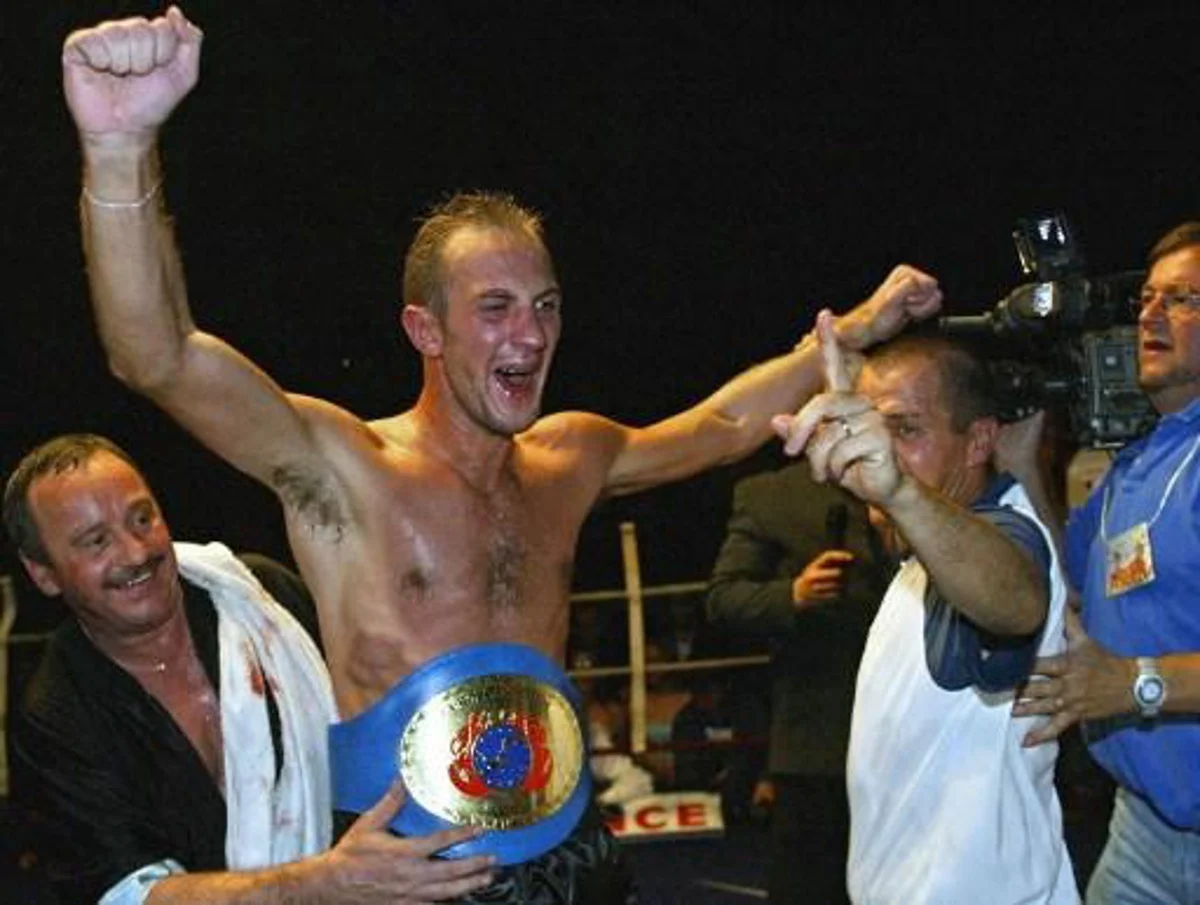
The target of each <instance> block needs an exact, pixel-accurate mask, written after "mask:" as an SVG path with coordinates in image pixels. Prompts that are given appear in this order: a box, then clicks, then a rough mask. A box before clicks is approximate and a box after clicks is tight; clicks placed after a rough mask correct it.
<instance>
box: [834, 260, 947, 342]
mask: <svg viewBox="0 0 1200 905" xmlns="http://www.w3.org/2000/svg"><path fill="white" fill-rule="evenodd" d="M941 306H942V290H941V289H940V288H938V282H937V280H936V279H935V278H934V277H932V276H930V275H929V274H927V273H924V272H922V271H920V270H918V269H917V268H915V267H912V266H910V265H908V264H900V265H899V266H897V267H895V268H894V269H893V270H892V272H891V273H889V274H888V276H887V279H885V280H884V281H883V282H882V283H880V284H879V288H878V289H876V290H875V291H874V292H873V293H871V297H870V298H869V299H867V300H866V301H865V302H862V303H861V304H860V305H858V306H857V307H855V308H854V309H853V310H852V311H850V312H848V313H847V314H845V315H843V316H842V317H839V318H838V319H837V323H836V327H835V329H836V331H837V339H838V342H840V343H841V344H842V346H843V347H845V348H846V349H850V350H851V351H855V352H861V351H863V350H864V349H867V348H869V347H870V346H873V345H875V344H876V343H881V342H883V341H884V340H888V339H891V338H892V337H893V336H895V335H896V334H897V333H899V332H900V331H901V330H903V329H904V327H905V326H906V325H907V324H909V323H911V322H912V321H919V320H924V319H925V318H927V317H929V316H930V315H932V314H935V313H937V311H938V309H939V308H941Z"/></svg>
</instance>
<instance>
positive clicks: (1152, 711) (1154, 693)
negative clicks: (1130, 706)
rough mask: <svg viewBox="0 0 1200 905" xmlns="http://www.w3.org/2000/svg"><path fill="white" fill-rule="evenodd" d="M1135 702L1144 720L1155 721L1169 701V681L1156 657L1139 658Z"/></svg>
mask: <svg viewBox="0 0 1200 905" xmlns="http://www.w3.org/2000/svg"><path fill="white" fill-rule="evenodd" d="M1132 690H1133V702H1134V703H1135V704H1137V709H1138V713H1139V714H1141V716H1142V719H1146V720H1149V719H1153V718H1154V717H1156V716H1158V714H1159V712H1160V711H1161V710H1162V707H1163V704H1164V703H1166V700H1167V680H1166V679H1164V678H1163V676H1162V672H1160V671H1159V668H1158V660H1156V659H1155V658H1154V657H1138V658H1137V678H1136V679H1134V680H1133V689H1132Z"/></svg>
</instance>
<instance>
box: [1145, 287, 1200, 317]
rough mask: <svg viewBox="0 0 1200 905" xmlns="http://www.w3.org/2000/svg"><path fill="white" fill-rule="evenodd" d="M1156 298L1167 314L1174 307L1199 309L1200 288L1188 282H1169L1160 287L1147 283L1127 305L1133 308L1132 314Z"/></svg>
mask: <svg viewBox="0 0 1200 905" xmlns="http://www.w3.org/2000/svg"><path fill="white" fill-rule="evenodd" d="M1156 298H1157V299H1158V300H1159V301H1160V302H1161V303H1162V308H1163V311H1164V312H1166V313H1167V314H1170V313H1171V312H1172V311H1174V310H1176V309H1179V310H1181V311H1200V289H1197V288H1196V287H1195V286H1192V285H1189V284H1188V283H1169V284H1167V285H1166V286H1161V287H1158V286H1151V285H1149V284H1147V285H1145V286H1143V287H1142V291H1141V293H1140V294H1139V295H1138V296H1136V297H1135V298H1131V299H1130V300H1129V307H1130V308H1132V309H1133V313H1134V314H1141V313H1142V309H1143V308H1145V307H1146V306H1147V305H1149V304H1151V303H1152V302H1153V301H1154V300H1155V299H1156Z"/></svg>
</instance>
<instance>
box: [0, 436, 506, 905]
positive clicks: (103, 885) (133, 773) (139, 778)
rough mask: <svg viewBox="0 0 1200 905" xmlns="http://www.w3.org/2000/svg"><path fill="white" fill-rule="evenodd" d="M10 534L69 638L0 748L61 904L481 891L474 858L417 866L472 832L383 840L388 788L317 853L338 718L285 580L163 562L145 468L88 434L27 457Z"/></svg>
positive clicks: (181, 558) (186, 557)
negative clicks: (61, 611) (43, 838)
mask: <svg viewBox="0 0 1200 905" xmlns="http://www.w3.org/2000/svg"><path fill="white" fill-rule="evenodd" d="M4 521H5V526H6V528H7V529H8V531H9V534H10V535H11V537H12V539H13V541H14V543H15V544H16V546H17V548H18V552H19V554H20V557H21V560H22V563H23V564H24V566H25V568H26V570H27V571H28V572H29V575H30V577H31V578H32V579H33V581H34V583H35V584H36V585H37V586H38V587H39V588H40V589H41V590H42V591H43V592H44V593H47V594H50V595H62V597H63V598H64V600H65V602H66V603H67V605H68V607H69V608H70V609H71V611H72V614H73V615H74V617H75V618H74V619H71V620H69V621H68V622H67V624H65V625H64V626H62V627H61V628H60V629H59V630H58V631H57V632H56V633H55V635H54V637H53V638H52V640H51V642H50V644H49V646H48V648H47V651H46V656H45V659H44V661H43V663H42V664H41V666H40V667H39V669H38V672H37V673H36V675H35V677H34V678H33V680H32V681H31V683H30V685H29V687H28V689H27V692H26V694H25V696H24V700H23V702H22V705H21V706H20V707H19V708H18V710H17V713H16V714H14V719H13V725H12V726H11V729H10V732H11V736H12V749H13V774H14V783H13V791H14V796H15V797H17V798H19V799H21V800H23V801H25V802H26V803H27V804H28V805H29V806H31V807H33V808H35V809H37V810H38V811H40V812H41V814H42V816H43V817H44V818H45V819H46V823H47V825H48V826H49V827H50V828H51V830H52V832H51V836H52V838H51V839H49V840H47V848H48V856H49V862H50V866H49V871H50V875H51V879H52V881H53V882H54V883H55V885H56V887H58V888H59V890H60V893H62V894H63V898H64V900H65V901H86V902H96V901H98V900H103V901H104V902H105V903H106V905H109V903H141V902H153V903H164V902H172V901H184V900H186V901H189V902H193V901H202V902H210V903H234V902H251V901H253V902H261V901H263V900H264V897H269V896H272V895H277V896H281V897H283V898H286V900H287V901H289V902H295V903H303V902H317V901H320V902H354V903H357V902H374V901H379V902H385V901H386V902H390V903H394V902H400V903H408V902H425V901H430V900H433V899H445V898H451V897H455V896H460V895H464V894H466V893H468V892H470V891H471V890H474V889H476V888H479V887H481V886H483V885H486V883H487V882H488V881H489V879H490V871H489V864H488V859H487V858H483V857H476V858H464V859H462V860H458V861H444V860H438V859H430V858H429V856H430V855H431V854H433V853H434V852H436V851H438V850H440V849H442V848H444V847H446V846H448V845H452V844H454V843H456V842H461V841H463V840H465V839H468V838H471V836H472V834H473V831H472V830H470V829H455V830H449V831H445V832H441V833H436V834H433V835H431V836H428V837H420V838H408V839H400V838H396V837H395V836H392V835H390V834H389V833H387V832H386V829H385V827H386V825H387V823H388V821H389V820H390V819H391V818H392V817H393V816H394V815H395V813H396V811H397V809H398V808H399V806H400V804H401V802H402V800H403V792H402V791H401V790H400V789H399V788H396V789H393V790H392V791H390V792H389V793H388V794H387V795H386V796H385V797H384V799H383V800H381V801H380V803H379V804H378V805H377V806H376V807H375V808H374V809H372V810H371V811H369V812H368V813H366V814H364V815H363V816H362V817H361V818H360V819H359V820H358V821H357V822H356V823H355V824H354V826H352V827H351V829H350V830H349V832H347V834H346V835H345V836H344V837H343V838H342V839H341V840H340V841H339V842H338V844H337V846H336V847H334V848H333V849H330V850H326V849H328V845H329V836H330V825H329V823H330V820H329V817H330V814H329V811H330V808H329V794H328V774H327V761H326V752H325V732H326V727H327V724H328V722H329V721H330V720H332V719H333V718H334V708H333V699H332V694H331V691H330V689H329V680H328V675H327V674H326V673H325V671H324V666H323V664H322V663H321V660H320V654H319V652H318V650H317V649H316V647H315V645H314V644H313V643H312V641H311V639H310V638H309V637H308V634H306V632H305V631H304V628H303V627H302V626H301V623H304V624H305V625H307V627H308V629H309V631H310V632H312V633H313V634H314V635H315V631H314V630H315V621H314V620H313V618H312V616H313V610H312V603H311V600H309V599H308V597H307V592H306V591H305V590H304V588H303V585H302V584H301V583H300V582H299V580H298V579H297V578H296V577H295V576H294V575H292V574H291V573H290V572H288V571H287V570H286V569H284V568H283V567H281V566H279V565H278V564H275V563H272V562H271V561H270V560H265V559H263V558H261V557H259V558H254V559H250V558H247V561H246V562H242V561H239V560H238V559H236V558H235V557H233V556H232V555H231V554H230V553H229V551H228V550H226V549H225V548H224V547H222V546H221V545H219V544H208V545H205V546H199V545H194V544H175V543H173V542H172V540H171V536H170V532H169V530H168V528H167V525H166V523H165V522H164V520H163V518H162V515H161V513H160V512H159V509H158V505H157V503H156V501H155V499H154V497H153V494H152V493H151V492H150V490H149V488H148V487H147V486H146V482H145V480H144V479H143V477H142V476H141V474H140V473H139V472H138V470H137V467H136V465H135V464H134V463H133V461H132V460H131V459H130V458H129V456H128V455H127V454H126V453H125V452H124V451H122V450H121V449H120V448H118V447H117V446H115V445H114V444H112V443H111V442H110V441H108V440H105V439H104V438H101V437H96V436H92V435H69V436H64V437H59V438H57V439H55V440H52V441H50V442H49V443H46V444H44V445H43V446H41V447H39V448H37V449H35V450H34V451H33V452H31V453H30V454H29V455H27V456H26V457H25V458H24V459H23V460H22V462H21V463H20V464H19V465H18V467H17V469H16V470H15V471H14V473H13V475H12V476H11V478H10V479H9V482H8V485H7V487H6V489H5V493H4ZM276 601H282V602H283V603H285V604H287V609H286V610H285V609H284V607H282V606H280V605H279V603H277V602H276ZM288 610H291V611H292V613H293V614H294V615H295V617H298V619H299V621H297V618H293V615H289V613H288ZM364 889H369V890H371V891H370V892H364V891H363V890H364Z"/></svg>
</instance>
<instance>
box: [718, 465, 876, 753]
mask: <svg viewBox="0 0 1200 905" xmlns="http://www.w3.org/2000/svg"><path fill="white" fill-rule="evenodd" d="M837 505H844V506H845V507H846V510H847V520H846V535H845V537H846V542H845V548H846V549H849V550H851V551H852V552H853V553H854V554H855V560H854V563H853V564H852V565H851V566H850V568H849V570H848V573H847V580H846V583H845V584H844V586H843V588H844V590H843V595H842V597H841V599H839V600H836V601H833V600H831V601H824V602H819V603H817V604H816V605H815V606H811V607H809V608H806V609H805V610H803V611H802V612H797V611H796V609H795V607H794V606H793V604H792V582H793V579H794V578H795V577H796V576H797V575H799V574H800V572H802V571H803V569H804V567H805V565H807V564H808V563H809V562H810V561H811V560H812V559H813V558H814V557H815V556H817V554H819V553H820V552H821V551H822V550H825V549H828V548H829V547H830V546H831V543H830V538H829V537H827V516H828V513H829V510H830V507H832V506H837ZM891 573H892V565H891V563H890V562H889V561H888V558H887V556H886V554H885V553H884V552H883V549H882V546H881V544H880V542H879V540H878V537H877V535H876V534H875V533H874V531H872V529H871V527H870V525H869V523H868V521H867V514H866V507H865V506H864V505H863V504H862V503H861V502H859V501H858V500H857V499H855V498H854V497H853V496H851V495H850V494H849V493H847V492H846V491H844V490H842V489H841V488H839V487H836V486H833V485H828V484H817V483H816V482H814V481H813V480H812V478H811V477H810V476H809V469H808V463H807V462H796V463H794V464H791V465H788V466H787V467H785V468H783V469H781V470H779V471H774V472H768V473H765V474H760V475H754V476H752V477H749V478H746V479H744V480H742V481H740V482H739V483H738V484H737V485H736V487H735V488H734V495H733V513H732V515H731V517H730V519H729V526H728V531H727V534H726V537H725V542H724V544H723V545H722V547H721V552H720V553H719V555H718V557H717V562H716V565H715V566H714V568H713V574H712V578H711V581H710V584H709V591H708V597H707V601H706V608H707V613H708V618H709V620H710V621H711V622H712V623H713V624H714V625H715V626H716V627H718V628H720V629H723V630H725V631H728V632H730V633H735V632H736V633H738V634H739V635H740V636H741V637H744V638H752V639H756V640H759V641H766V642H767V643H768V644H769V646H770V650H771V672H772V682H771V750H770V759H769V766H770V770H771V772H772V773H775V774H802V775H829V774H840V773H842V772H844V769H845V762H846V746H847V742H848V740H849V735H850V712H851V708H852V706H853V703H854V682H855V676H856V675H857V671H858V661H859V657H860V655H861V653H862V648H863V642H864V639H865V637H866V633H867V630H868V629H869V628H870V625H871V620H872V619H873V618H874V617H875V611H876V609H878V606H879V601H880V600H881V599H882V597H883V593H884V591H885V590H886V589H887V584H888V581H889V579H890V577H891Z"/></svg>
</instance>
